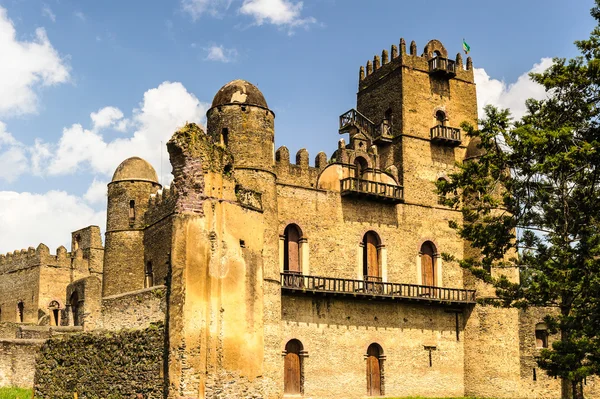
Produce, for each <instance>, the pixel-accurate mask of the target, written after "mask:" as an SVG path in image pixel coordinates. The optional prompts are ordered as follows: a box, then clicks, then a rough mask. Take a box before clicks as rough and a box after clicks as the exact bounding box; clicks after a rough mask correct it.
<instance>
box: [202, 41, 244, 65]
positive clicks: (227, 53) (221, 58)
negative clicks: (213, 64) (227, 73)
mask: <svg viewBox="0 0 600 399" xmlns="http://www.w3.org/2000/svg"><path fill="white" fill-rule="evenodd" d="M206 51H207V53H208V54H207V56H206V60H208V61H218V62H225V63H227V62H232V61H235V59H236V58H237V55H238V52H237V50H236V49H234V48H224V47H223V46H222V45H221V46H211V47H209V48H207V49H206Z"/></svg>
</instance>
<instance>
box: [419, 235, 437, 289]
mask: <svg viewBox="0 0 600 399" xmlns="http://www.w3.org/2000/svg"><path fill="white" fill-rule="evenodd" d="M421 273H422V281H423V283H422V284H423V285H431V286H433V285H435V265H434V259H433V247H432V246H431V245H430V244H428V243H425V244H423V247H422V249H421Z"/></svg>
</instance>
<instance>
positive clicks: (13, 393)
mask: <svg viewBox="0 0 600 399" xmlns="http://www.w3.org/2000/svg"><path fill="white" fill-rule="evenodd" d="M32 393H33V391H32V390H31V389H23V388H6V387H5V388H0V399H31V394H32Z"/></svg>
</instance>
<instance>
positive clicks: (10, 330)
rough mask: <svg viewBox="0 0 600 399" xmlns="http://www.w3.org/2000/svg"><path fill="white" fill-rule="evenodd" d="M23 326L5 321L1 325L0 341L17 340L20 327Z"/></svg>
mask: <svg viewBox="0 0 600 399" xmlns="http://www.w3.org/2000/svg"><path fill="white" fill-rule="evenodd" d="M21 325H22V324H18V323H10V322H7V321H3V322H1V323H0V339H3V338H8V339H13V338H17V331H19V327H20V326H21Z"/></svg>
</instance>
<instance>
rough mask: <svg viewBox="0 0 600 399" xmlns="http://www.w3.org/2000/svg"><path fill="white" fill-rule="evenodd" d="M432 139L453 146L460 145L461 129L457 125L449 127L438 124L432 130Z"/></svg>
mask: <svg viewBox="0 0 600 399" xmlns="http://www.w3.org/2000/svg"><path fill="white" fill-rule="evenodd" d="M430 137H431V141H432V142H434V143H440V144H443V145H448V146H451V147H457V146H459V145H460V129H458V128H455V127H448V126H442V125H437V126H434V127H432V128H431V130H430Z"/></svg>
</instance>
